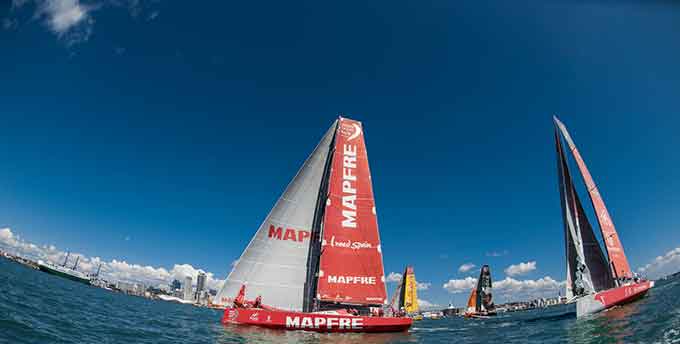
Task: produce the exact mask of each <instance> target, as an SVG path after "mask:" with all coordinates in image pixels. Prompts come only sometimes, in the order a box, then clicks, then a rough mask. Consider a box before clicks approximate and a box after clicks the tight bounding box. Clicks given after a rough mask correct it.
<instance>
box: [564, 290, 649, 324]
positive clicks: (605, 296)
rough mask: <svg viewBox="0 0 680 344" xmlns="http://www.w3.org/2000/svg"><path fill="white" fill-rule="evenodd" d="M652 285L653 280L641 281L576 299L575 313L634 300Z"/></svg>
mask: <svg viewBox="0 0 680 344" xmlns="http://www.w3.org/2000/svg"><path fill="white" fill-rule="evenodd" d="M653 286H654V281H642V282H638V283H631V284H628V285H624V286H621V287H617V288H612V289H607V290H603V291H601V292H599V293H595V294H593V295H588V296H585V297H583V298H581V299H579V300H578V301H577V305H576V315H577V316H579V317H580V316H583V315H588V314H592V313H596V312H599V311H602V310H605V309H607V308H611V307H614V306H619V305H623V304H625V303H628V302H632V301H635V300H637V299H639V298H641V297H643V296H644V295H645V294H647V292H648V291H649V289H651V288H652V287H653Z"/></svg>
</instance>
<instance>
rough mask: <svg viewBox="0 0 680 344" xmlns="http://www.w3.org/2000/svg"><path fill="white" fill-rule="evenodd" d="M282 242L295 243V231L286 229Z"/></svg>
mask: <svg viewBox="0 0 680 344" xmlns="http://www.w3.org/2000/svg"><path fill="white" fill-rule="evenodd" d="M283 240H293V241H297V239H295V230H294V229H290V228H287V229H286V234H284V235H283Z"/></svg>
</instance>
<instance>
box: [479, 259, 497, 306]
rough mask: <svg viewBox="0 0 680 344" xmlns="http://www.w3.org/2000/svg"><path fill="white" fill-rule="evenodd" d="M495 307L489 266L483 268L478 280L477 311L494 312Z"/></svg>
mask: <svg viewBox="0 0 680 344" xmlns="http://www.w3.org/2000/svg"><path fill="white" fill-rule="evenodd" d="M492 310H494V305H493V302H492V294H491V271H490V270H489V266H488V265H484V266H482V269H481V271H480V272H479V280H477V299H476V300H475V311H477V312H483V311H492Z"/></svg>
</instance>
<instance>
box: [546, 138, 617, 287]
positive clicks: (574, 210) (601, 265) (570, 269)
mask: <svg viewBox="0 0 680 344" xmlns="http://www.w3.org/2000/svg"><path fill="white" fill-rule="evenodd" d="M555 145H556V149H557V156H558V175H559V186H560V196H561V197H560V198H561V202H560V203H561V206H562V218H563V221H564V232H565V250H566V256H567V297H572V296H574V295H582V294H585V293H592V292H597V291H600V290H604V289H609V288H611V287H613V286H614V282H613V280H612V278H611V274H610V271H609V266H608V263H607V260H606V258H605V256H604V253H603V252H602V249H601V247H600V244H599V243H598V241H597V238H596V237H595V233H594V232H593V228H592V226H591V224H590V222H589V221H588V218H587V216H586V213H585V211H584V210H583V206H582V204H581V201H580V199H579V197H578V193H577V192H576V188H575V187H574V182H573V179H572V177H571V173H570V172H569V166H568V164H567V158H566V156H565V154H564V151H563V150H562V144H561V140H560V136H559V133H558V131H557V129H555ZM570 227H573V231H572V229H571V228H570Z"/></svg>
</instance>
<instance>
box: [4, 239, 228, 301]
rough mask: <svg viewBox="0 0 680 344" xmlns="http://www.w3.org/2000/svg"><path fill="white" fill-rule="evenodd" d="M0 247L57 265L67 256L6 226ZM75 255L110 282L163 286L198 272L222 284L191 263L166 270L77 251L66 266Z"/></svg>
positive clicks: (214, 286) (217, 286) (84, 268)
mask: <svg viewBox="0 0 680 344" xmlns="http://www.w3.org/2000/svg"><path fill="white" fill-rule="evenodd" d="M0 247H2V248H3V249H4V250H7V251H10V252H12V253H15V254H19V255H21V256H24V257H28V258H31V259H35V260H38V259H42V260H49V261H51V262H53V263H57V264H62V263H63V262H64V259H65V257H66V252H63V251H60V250H58V249H57V248H56V247H55V246H54V245H49V246H48V245H43V246H37V245H35V244H33V243H29V242H26V241H25V240H23V239H21V238H19V236H17V235H16V234H14V233H13V232H12V230H11V229H9V228H3V229H0ZM76 257H78V270H81V271H84V272H88V273H94V272H96V271H97V268H98V267H99V265H100V264H101V272H100V274H101V276H102V277H104V278H105V279H107V280H110V281H112V282H113V281H126V282H138V283H144V284H147V285H163V284H169V283H170V282H171V281H172V280H173V279H178V280H180V281H184V278H185V277H186V276H191V278H192V279H193V280H194V282H195V281H196V280H197V277H198V274H199V273H200V272H203V273H205V274H206V285H207V286H208V288H212V289H220V288H221V287H222V285H223V284H224V280H220V279H217V278H216V277H215V275H214V274H213V273H212V272H207V271H205V270H202V269H197V268H195V267H193V266H192V265H190V264H175V265H174V266H173V267H172V269H170V270H168V269H166V268H163V267H153V266H149V265H146V266H144V265H140V264H131V263H128V262H126V261H125V260H117V259H112V260H111V261H104V260H102V259H101V258H99V257H87V256H85V255H83V254H80V253H71V254H70V255H69V260H68V262H69V265H71V264H75V260H76Z"/></svg>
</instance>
